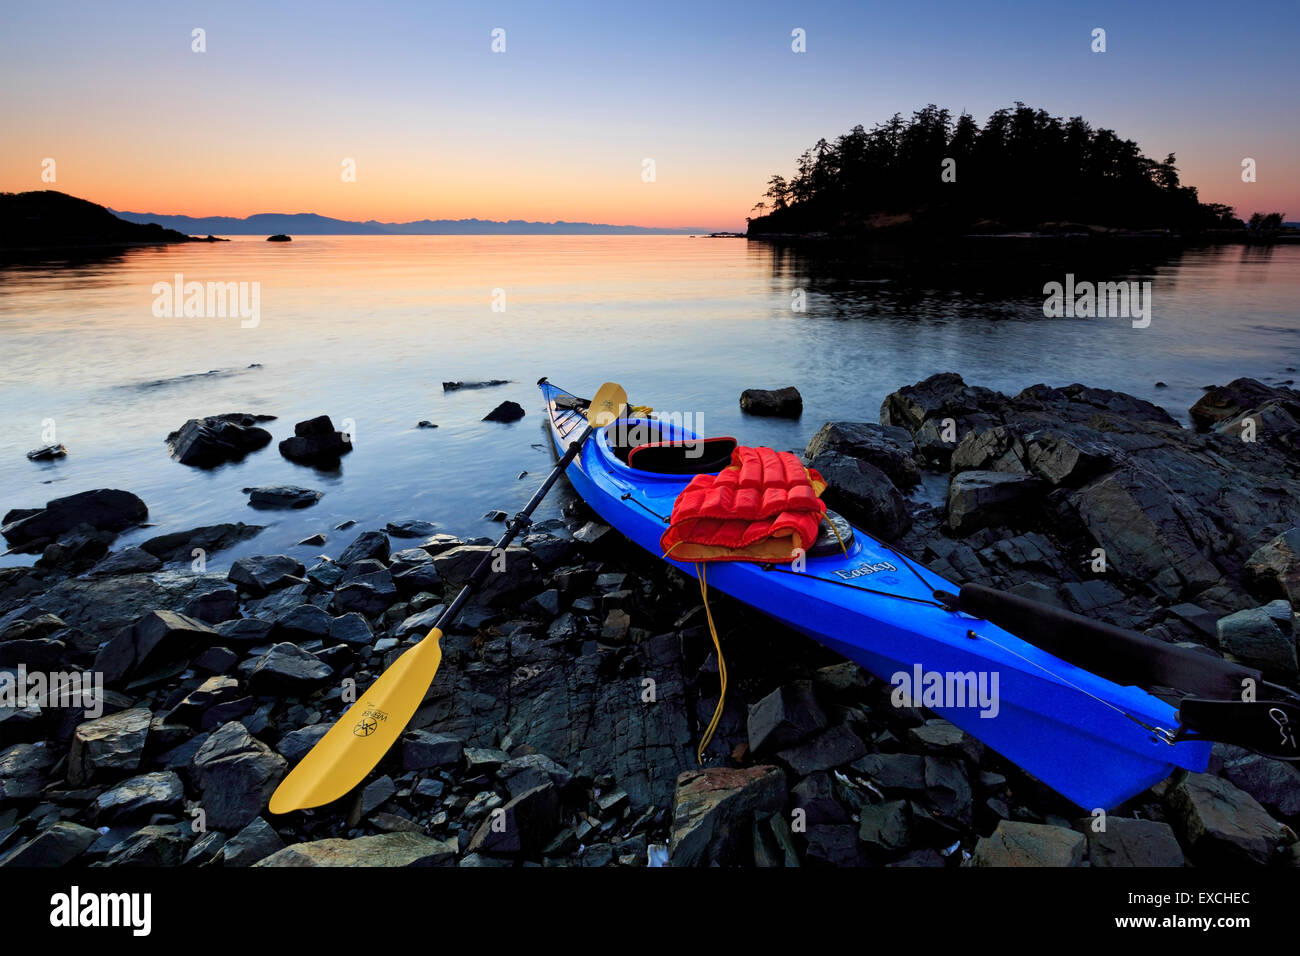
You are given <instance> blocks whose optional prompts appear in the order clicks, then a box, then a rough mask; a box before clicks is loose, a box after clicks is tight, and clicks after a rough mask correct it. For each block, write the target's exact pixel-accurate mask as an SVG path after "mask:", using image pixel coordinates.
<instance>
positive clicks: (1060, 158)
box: [751, 102, 1280, 232]
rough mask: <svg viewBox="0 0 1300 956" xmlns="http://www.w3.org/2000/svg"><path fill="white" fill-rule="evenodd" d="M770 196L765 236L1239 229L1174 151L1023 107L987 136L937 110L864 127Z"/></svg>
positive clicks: (994, 122)
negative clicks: (948, 163)
mask: <svg viewBox="0 0 1300 956" xmlns="http://www.w3.org/2000/svg"><path fill="white" fill-rule="evenodd" d="M946 159H952V160H955V161H956V177H955V181H947V182H945V181H944V180H943V178H942V177H941V172H942V169H943V163H944V160H946ZM765 197H766V198H767V199H769V200H770V206H769V208H768V212H767V215H764V216H759V217H758V218H756V219H754V220H753V221H752V223H751V229H752V230H753V231H755V232H781V231H793V232H798V231H810V230H831V231H853V230H855V229H858V228H861V227H863V225H864V224H866V223H867V222H868V221H869V220H871V218H872V217H873V216H877V215H880V214H897V213H907V214H910V215H911V216H912V218H913V220H914V221H915V222H917V223H918V224H924V225H929V226H932V227H935V228H939V229H965V228H969V226H970V225H971V224H972V223H974V222H976V221H978V220H992V221H995V222H999V223H1002V224H1004V225H1005V226H1007V227H1016V228H1033V227H1034V226H1036V225H1039V224H1042V223H1046V222H1063V221H1064V222H1087V223H1095V224H1099V225H1107V226H1121V227H1127V228H1135V229H1147V228H1173V229H1179V230H1187V231H1196V230H1199V229H1205V228H1224V227H1231V226H1232V225H1233V224H1235V223H1237V222H1239V221H1238V220H1237V219H1236V218H1235V216H1233V214H1232V209H1231V208H1230V207H1225V206H1221V205H1206V204H1202V203H1201V202H1200V201H1199V199H1198V197H1197V191H1196V189H1195V188H1194V187H1190V186H1183V185H1182V184H1181V182H1180V180H1179V176H1178V168H1177V165H1176V162H1175V157H1174V154H1172V153H1170V154H1169V155H1167V156H1166V157H1165V158H1164V160H1163V161H1162V162H1156V161H1155V160H1153V159H1150V158H1149V157H1147V156H1144V155H1143V154H1142V151H1141V150H1140V149H1139V148H1138V146H1137V144H1136V143H1135V142H1133V141H1132V140H1127V139H1122V138H1121V137H1119V136H1118V135H1116V134H1115V132H1114V131H1112V130H1108V129H1093V128H1092V127H1091V126H1090V125H1089V124H1088V123H1087V122H1086V121H1085V120H1084V119H1083V117H1080V116H1075V117H1071V118H1070V119H1068V120H1062V119H1060V118H1058V117H1054V116H1051V115H1049V114H1048V113H1046V112H1045V111H1043V110H1037V109H1033V108H1031V107H1029V106H1026V105H1025V104H1024V103H1021V102H1017V103H1015V104H1014V105H1013V106H1012V107H1010V108H1007V109H1000V110H997V111H996V112H994V113H993V114H992V115H991V116H990V117H989V118H988V120H987V121H986V122H985V123H984V126H983V128H981V127H980V126H979V124H977V123H976V122H975V120H974V118H972V117H971V116H970V114H968V113H964V112H963V113H962V114H960V115H959V116H958V117H957V118H956V120H955V121H954V120H953V116H952V113H951V112H950V111H949V110H946V109H940V108H939V107H938V106H936V105H935V104H933V103H930V104H927V105H926V106H925V107H923V108H922V109H919V110H917V111H915V112H914V113H913V114H912V116H911V118H910V119H906V120H905V119H904V118H903V116H902V115H901V114H899V113H895V114H894V115H893V116H892V117H890V118H889V119H888V120H887V121H886V122H884V123H880V124H877V125H876V126H873V127H872V128H871V129H870V130H868V129H865V128H864V127H862V126H860V125H859V126H855V127H853V129H851V130H850V131H849V132H847V133H845V134H844V135H842V136H840V137H838V138H837V139H836V140H835V141H834V142H833V143H832V142H827V141H826V140H825V139H821V140H818V141H817V143H816V144H815V145H814V146H813V147H812V148H811V149H807V150H805V151H804V152H803V153H802V154H801V155H800V156H799V158H798V159H797V160H796V163H795V173H794V175H793V176H792V177H791V178H790V179H789V180H788V181H787V180H786V179H785V178H784V177H782V176H780V175H777V176H773V177H772V178H771V180H769V182H768V189H767V192H766V193H765ZM1279 224H1280V219H1279Z"/></svg>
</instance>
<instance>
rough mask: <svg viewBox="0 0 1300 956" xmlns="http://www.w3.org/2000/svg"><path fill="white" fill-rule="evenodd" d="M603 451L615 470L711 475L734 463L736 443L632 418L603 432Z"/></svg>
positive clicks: (601, 438)
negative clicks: (732, 457) (733, 454)
mask: <svg viewBox="0 0 1300 956" xmlns="http://www.w3.org/2000/svg"><path fill="white" fill-rule="evenodd" d="M597 440H598V441H599V442H600V447H601V451H602V452H604V453H605V456H607V457H611V458H613V459H614V462H615V463H616V464H615V465H614V467H615V468H620V467H621V468H625V469H628V470H629V471H633V472H637V473H645V474H653V475H709V474H715V473H717V472H719V471H721V470H722V469H723V468H726V467H727V465H729V464H730V463H731V453H732V452H734V451H735V450H736V445H737V442H736V439H734V438H731V437H721V438H701V437H699V436H698V435H696V434H695V433H693V432H690V431H687V430H686V429H685V428H682V427H681V426H679V425H676V424H673V423H672V422H665V421H660V420H658V419H653V418H629V419H624V420H623V421H619V422H615V423H614V424H613V425H610V426H608V427H607V428H605V429H603V430H602V432H601V434H600V436H599V438H598V439H597Z"/></svg>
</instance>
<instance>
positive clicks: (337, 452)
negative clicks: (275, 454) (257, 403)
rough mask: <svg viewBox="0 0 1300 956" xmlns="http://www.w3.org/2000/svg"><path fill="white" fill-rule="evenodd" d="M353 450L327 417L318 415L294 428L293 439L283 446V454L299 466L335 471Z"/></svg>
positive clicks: (348, 441) (281, 446)
mask: <svg viewBox="0 0 1300 956" xmlns="http://www.w3.org/2000/svg"><path fill="white" fill-rule="evenodd" d="M351 450H352V442H351V441H350V440H349V438H348V436H347V435H345V434H344V433H343V432H340V431H337V430H336V429H335V428H334V423H333V422H332V421H330V417H329V416H328V415H318V416H316V417H315V418H309V419H308V420H307V421H305V422H298V424H296V425H294V426H293V437H292V438H286V439H285V440H284V441H282V442H280V454H281V455H283V456H284V457H285V458H288V459H289V460H290V461H292V462H296V463H298V464H300V465H312V466H314V467H317V468H323V469H334V468H337V467H338V466H339V459H340V458H341V457H342V456H343V455H346V454H347V453H348V452H350V451H351Z"/></svg>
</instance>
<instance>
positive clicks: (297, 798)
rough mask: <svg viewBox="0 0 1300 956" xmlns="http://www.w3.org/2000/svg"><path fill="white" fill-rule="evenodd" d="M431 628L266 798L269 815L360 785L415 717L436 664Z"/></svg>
mask: <svg viewBox="0 0 1300 956" xmlns="http://www.w3.org/2000/svg"><path fill="white" fill-rule="evenodd" d="M441 637H442V632H441V631H439V630H438V629H437V628H436V627H435V628H434V629H433V630H432V631H430V632H429V633H428V635H427V636H426V637H425V638H424V640H422V641H421V642H420V643H419V644H416V645H415V646H414V647H412V648H411V649H410V650H408V651H406V653H404V654H403V655H402V656H401V657H399V658H398V659H397V660H396V661H394V662H393V666H392V667H390V668H388V670H386V671H384V672H383V673H382V674H380V675H379V679H378V680H377V681H375V682H374V683H373V684H371V685H370V687H369V688H368V689H367V690H366V691H365V693H364V694H362V695H361V697H360V698H359V699H358V700H357V702H356V703H355V704H353V705H352V706H351V707H349V708H348V709H347V710H346V711H345V712H344V713H343V716H341V717H340V718H339V719H338V721H337V722H336V723H335V724H334V726H333V727H331V728H330V729H329V730H328V731H327V732H326V734H325V736H324V737H322V738H321V739H320V740H319V741H318V742H317V743H316V746H315V747H313V748H312V749H311V750H310V751H309V752H308V753H307V756H305V757H303V758H302V761H301V762H300V763H299V764H298V766H296V767H294V768H293V770H292V771H290V772H289V775H288V776H287V777H285V778H284V779H283V780H282V781H280V786H278V787H276V789H275V793H274V794H272V795H271V803H270V807H269V809H270V811H271V812H272V813H290V812H291V811H293V810H305V809H307V808H308V807H319V806H321V805H322V804H326V803H330V802H331V801H334V800H337V799H338V798H339V797H341V796H343V795H344V794H346V793H347V792H348V791H349V790H351V789H352V788H353V787H355V786H356V785H357V784H359V783H360V782H361V781H362V780H364V779H365V777H366V774H368V773H370V771H371V770H373V769H374V768H375V765H376V764H377V763H379V760H380V758H382V757H383V756H384V754H385V753H387V752H388V748H389V747H391V746H392V745H393V744H394V743H395V742H396V741H397V738H398V737H400V736H401V735H402V731H403V730H404V729H406V725H407V724H408V723H409V722H410V720H411V718H412V717H413V716H414V715H415V711H416V710H417V709H418V708H419V706H420V703H421V702H422V701H423V700H424V695H425V692H426V691H428V689H429V685H430V684H432V683H433V678H434V676H435V675H436V674H437V673H438V665H439V664H440V663H442V648H441V647H439V646H438V641H439V639H440V638H441Z"/></svg>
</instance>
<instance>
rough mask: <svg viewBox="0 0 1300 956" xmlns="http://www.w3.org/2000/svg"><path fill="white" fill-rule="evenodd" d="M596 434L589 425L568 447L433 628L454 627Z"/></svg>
mask: <svg viewBox="0 0 1300 956" xmlns="http://www.w3.org/2000/svg"><path fill="white" fill-rule="evenodd" d="M595 430H596V426H595V425H587V426H586V427H585V428H583V430H582V433H581V434H580V435H578V437H577V438H575V439H574V440H573V441H572V442H570V443H569V448H568V450H567V451H566V452H565V453H564V455H563V456H562V457H561V458H560V460H559V461H558V462H557V463H556V465H555V467H554V468H552V469H551V473H550V474H549V475H547V476H546V480H545V481H544V482H542V486H541V487H540V488H538V489H537V491H536V492H534V493H533V496H532V498H530V499H529V500H528V504H527V505H525V506H524V510H523V511H520V512H519V513H517V514H516V515H515V516H514V517H513V518H511V519H510V524H509V525H508V526H507V527H506V533H505V534H503V535H502V536H501V537H500V539H498V541H497V543H496V544H495V545H494V546H493V547H492V550H491V551H489V552H488V553H487V554H485V555H483V560H482V561H480V562H479V563H478V567H476V568H475V569H474V572H473V573H472V574H471V575H470V576H469V578H467V579H466V581H465V585H464V587H462V588H461V589H460V593H459V594H457V595H456V599H455V600H454V601H452V602H451V604H450V605H448V607H447V610H445V611H443V612H442V614H440V615H439V616H438V622H437V623H436V624H434V628H435V629H436V630H438V631H441V632H442V633H444V634H445V633H447V628H448V627H450V626H451V623H452V621H454V620H455V619H456V616H457V615H458V614H460V612H461V610H462V609H463V608H464V607H465V605H466V604H467V603H468V602H469V599H470V597H472V596H473V594H474V592H475V591H477V590H478V587H479V585H480V584H482V583H483V579H484V578H486V577H487V576H488V572H489V571H490V570H491V569H492V562H493V561H494V560H496V552H497V551H498V550H499V549H501V548H506V547H509V545H510V542H511V541H513V540H515V536H516V535H517V534H519V532H520V531H522V530H523V529H524V528H526V527H528V526H529V525H530V524H532V521H531V520H530V518H531V516H532V513H533V512H534V511H535V510H537V506H538V505H539V504H541V503H542V499H543V498H545V497H546V493H547V492H548V491H550V490H551V486H552V485H554V484H555V482H556V481H558V480H559V477H560V475H562V474H564V469H566V468H568V467H569V465H570V463H572V461H573V459H574V458H576V457H577V456H578V451H579V450H580V449H581V448H582V445H583V443H584V442H586V440H587V439H588V438H589V437H590V436H591V433H592V432H593V431H595Z"/></svg>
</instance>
